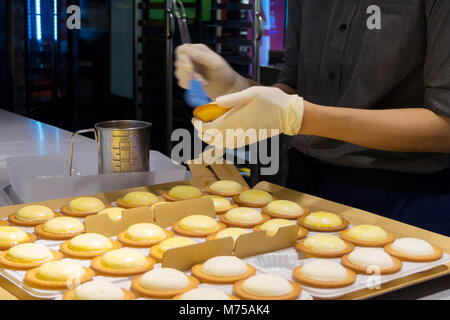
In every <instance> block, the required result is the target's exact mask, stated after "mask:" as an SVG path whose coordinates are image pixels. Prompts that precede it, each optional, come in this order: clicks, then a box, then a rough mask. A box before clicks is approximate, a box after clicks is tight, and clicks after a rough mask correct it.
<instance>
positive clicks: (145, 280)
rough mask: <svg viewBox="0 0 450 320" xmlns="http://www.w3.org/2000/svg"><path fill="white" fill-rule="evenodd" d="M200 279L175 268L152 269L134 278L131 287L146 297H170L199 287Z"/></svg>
mask: <svg viewBox="0 0 450 320" xmlns="http://www.w3.org/2000/svg"><path fill="white" fill-rule="evenodd" d="M198 285H199V281H198V280H197V279H196V278H194V277H192V276H189V275H186V274H184V273H183V272H181V271H179V270H177V269H173V268H160V269H153V270H150V271H148V272H146V273H144V274H143V275H140V276H138V277H136V278H134V279H133V281H132V283H131V288H132V289H133V290H134V291H136V292H138V293H139V294H140V295H142V296H144V297H149V298H154V299H170V298H172V297H174V296H176V295H179V294H182V293H184V292H186V291H189V290H192V289H194V288H197V287H198Z"/></svg>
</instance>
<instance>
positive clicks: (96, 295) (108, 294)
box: [63, 280, 136, 300]
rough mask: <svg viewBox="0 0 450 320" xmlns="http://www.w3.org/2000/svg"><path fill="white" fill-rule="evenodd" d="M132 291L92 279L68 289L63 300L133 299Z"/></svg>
mask: <svg viewBox="0 0 450 320" xmlns="http://www.w3.org/2000/svg"><path fill="white" fill-rule="evenodd" d="M135 297H136V296H135V295H134V293H133V292H131V291H129V290H126V289H123V288H121V287H119V286H118V285H117V284H114V283H112V282H108V281H104V280H93V281H89V282H85V283H83V284H80V285H79V286H77V287H76V288H75V289H72V290H68V291H66V292H65V293H64V295H63V300H134V299H135Z"/></svg>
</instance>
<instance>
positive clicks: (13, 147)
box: [0, 109, 450, 300]
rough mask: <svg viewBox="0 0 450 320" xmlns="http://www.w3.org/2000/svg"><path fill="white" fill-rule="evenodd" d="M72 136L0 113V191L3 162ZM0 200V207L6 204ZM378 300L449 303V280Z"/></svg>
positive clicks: (55, 147)
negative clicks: (418, 300) (442, 301)
mask: <svg viewBox="0 0 450 320" xmlns="http://www.w3.org/2000/svg"><path fill="white" fill-rule="evenodd" d="M71 136H72V133H71V132H68V131H65V130H62V129H58V128H56V127H53V126H49V125H46V124H44V123H42V122H39V121H35V120H31V119H28V118H25V117H23V116H20V115H17V114H14V113H10V112H8V111H5V110H2V109H0V187H2V188H3V187H4V186H6V185H8V184H9V181H8V176H7V172H6V164H5V160H6V159H7V158H8V157H11V156H22V155H43V154H47V155H48V154H61V153H62V154H64V153H66V154H68V153H69V151H70V139H71ZM75 148H76V150H77V152H95V151H96V150H97V145H96V142H95V141H94V140H92V139H89V138H86V137H82V136H80V137H79V138H77V143H76V146H75ZM2 201H3V200H2V199H1V198H0V206H3V205H5V204H6V203H4V202H2ZM377 299H445V300H450V276H446V277H442V278H439V279H435V280H431V281H428V282H425V283H421V284H418V285H415V286H412V287H408V288H404V289H401V290H398V291H395V292H392V293H388V294H385V295H382V296H379V297H377Z"/></svg>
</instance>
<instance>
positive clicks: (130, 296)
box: [63, 289, 136, 300]
mask: <svg viewBox="0 0 450 320" xmlns="http://www.w3.org/2000/svg"><path fill="white" fill-rule="evenodd" d="M74 292H75V289H71V290H68V291H66V292H64V295H63V300H74V299H73V293H74ZM122 292H123V300H134V299H136V296H135V295H134V293H133V292H131V291H129V290H126V289H122Z"/></svg>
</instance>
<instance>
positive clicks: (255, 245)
mask: <svg viewBox="0 0 450 320" xmlns="http://www.w3.org/2000/svg"><path fill="white" fill-rule="evenodd" d="M298 230H299V227H298V226H297V225H292V226H285V227H281V228H279V229H278V232H277V233H276V234H275V235H274V236H272V237H269V236H267V235H266V232H265V231H257V232H251V233H246V234H242V235H240V236H239V237H238V238H237V239H236V244H235V248H234V255H235V256H236V257H238V258H246V257H251V256H256V255H258V254H263V253H267V252H272V251H276V250H281V249H286V248H289V247H292V246H293V245H294V244H295V242H296V241H297V237H298Z"/></svg>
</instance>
